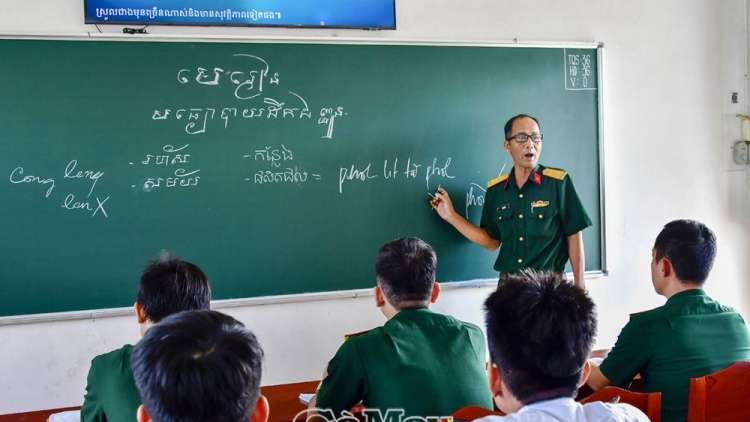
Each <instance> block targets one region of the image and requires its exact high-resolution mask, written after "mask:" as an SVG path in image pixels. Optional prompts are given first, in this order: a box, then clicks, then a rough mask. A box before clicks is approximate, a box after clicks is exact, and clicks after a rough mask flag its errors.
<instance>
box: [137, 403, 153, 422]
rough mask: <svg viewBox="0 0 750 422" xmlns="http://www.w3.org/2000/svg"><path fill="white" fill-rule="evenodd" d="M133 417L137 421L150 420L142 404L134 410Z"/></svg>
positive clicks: (149, 421) (147, 421) (145, 421)
mask: <svg viewBox="0 0 750 422" xmlns="http://www.w3.org/2000/svg"><path fill="white" fill-rule="evenodd" d="M135 418H136V420H138V422H151V416H149V415H148V412H146V408H145V407H143V405H140V406H138V410H136V411H135Z"/></svg>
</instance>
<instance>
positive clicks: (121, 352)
mask: <svg viewBox="0 0 750 422" xmlns="http://www.w3.org/2000/svg"><path fill="white" fill-rule="evenodd" d="M132 355H133V345H132V344H126V345H124V346H122V347H121V348H119V349H115V350H112V351H111V352H107V353H102V354H101V355H98V356H96V357H94V359H92V361H91V366H94V365H97V366H108V365H113V364H120V363H122V362H126V363H127V364H128V365H129V364H130V358H131V356H132Z"/></svg>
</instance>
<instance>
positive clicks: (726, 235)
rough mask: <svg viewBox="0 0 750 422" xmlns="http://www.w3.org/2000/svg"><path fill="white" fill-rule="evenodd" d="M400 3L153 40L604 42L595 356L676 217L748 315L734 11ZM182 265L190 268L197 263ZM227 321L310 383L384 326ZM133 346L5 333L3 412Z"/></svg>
mask: <svg viewBox="0 0 750 422" xmlns="http://www.w3.org/2000/svg"><path fill="white" fill-rule="evenodd" d="M397 3H398V4H397V19H398V30H397V31H382V32H366V31H352V30H348V31H343V30H339V31H332V30H291V29H273V28H264V29H263V28H261V29H239V28H187V27H150V28H149V29H148V30H149V31H150V32H151V33H153V34H190V35H226V36H229V35H242V36H258V35H263V36H294V37H296V36H299V37H303V36H304V37H315V38H332V37H353V38H382V39H417V40H422V41H431V40H479V41H484V42H512V41H513V40H514V39H518V41H520V42H541V41H561V42H563V41H600V42H604V45H605V59H604V82H603V85H602V87H603V89H604V91H603V92H604V103H603V110H604V136H605V139H604V140H605V150H604V157H605V159H604V169H605V174H606V178H605V189H606V219H607V244H606V245H607V256H608V267H609V270H610V275H609V276H608V277H606V278H599V279H591V280H589V281H588V288H589V290H590V292H591V294H592V295H593V297H594V299H595V300H596V302H597V304H598V306H599V318H600V335H599V338H598V343H597V347H610V346H612V344H614V341H615V339H616V336H617V333H618V332H619V330H620V328H621V327H622V326H623V325H624V324H625V322H626V321H627V317H628V314H629V313H631V312H636V311H640V310H645V309H648V308H651V307H654V306H659V305H661V304H662V303H663V302H664V300H663V298H660V297H659V296H657V295H655V294H654V292H653V289H652V287H651V285H650V282H649V280H650V279H649V277H650V276H649V274H650V273H649V262H650V258H651V255H650V254H651V247H652V244H653V239H654V237H655V236H656V234H657V233H658V231H659V230H660V228H661V226H662V225H663V224H664V223H666V222H668V221H670V220H672V219H676V218H695V219H698V220H701V221H703V222H705V223H707V224H708V225H709V226H710V227H711V228H713V229H714V230H715V232H716V234H717V236H718V239H719V255H718V258H717V262H716V265H715V267H714V271H713V273H712V276H711V278H710V280H709V281H708V284H707V286H706V288H707V290H708V291H709V293H710V294H712V295H713V296H714V297H715V298H717V299H719V300H721V301H722V302H724V303H726V304H729V305H732V306H735V307H737V308H739V309H740V310H741V311H742V312H743V314H744V315H746V316H747V315H750V293H749V292H748V289H750V288H749V287H747V283H746V282H745V280H746V279H747V274H748V272H749V271H750V259H748V258H750V244H749V242H748V240H747V238H748V233H749V229H750V216H749V214H750V213H749V212H748V211H747V210H748V209H750V188H749V187H748V186H749V183H750V182H749V181H748V171H747V170H746V169H744V168H739V167H737V166H734V165H733V164H732V163H731V159H730V151H729V146H730V145H731V141H732V140H733V139H736V138H737V137H739V122H738V121H737V120H736V118H735V117H734V114H735V113H737V112H747V111H748V107H747V104H748V103H747V101H746V97H747V89H746V84H745V69H746V66H747V57H748V54H747V38H746V33H745V31H746V17H747V5H746V1H745V0H722V1H715V0H660V1H658V2H655V1H652V0H631V1H627V2H614V1H612V2H603V1H600V0H568V1H560V0H526V1H523V2H519V1H511V0H463V1H461V2H456V1H455V0H397ZM0 10H2V13H0V33H2V34H53V35H79V34H85V33H86V32H88V31H96V29H95V28H94V27H93V26H86V25H83V24H82V23H81V22H82V20H83V1H82V0H57V1H54V2H51V1H45V0H25V1H23V2H19V1H15V0H0ZM101 29H102V31H105V32H117V31H119V30H120V28H119V27H104V26H102V27H101ZM0 60H2V58H1V57H0ZM0 66H1V62H0ZM732 92H739V93H741V95H740V97H739V98H740V102H739V103H738V104H732V103H731V101H730V98H731V93H732ZM0 95H2V94H1V93H0ZM538 100H539V101H544V98H539V99H538ZM498 101H512V99H502V98H499V99H498ZM521 111H522V110H519V112H521ZM0 118H1V117H0ZM548 137H551V136H549V135H548ZM542 162H544V157H542ZM446 229H449V228H448V227H446ZM190 259H192V260H195V261H196V262H197V263H198V264H200V257H190ZM489 291H490V289H488V288H484V289H479V288H466V289H458V290H450V291H446V292H444V294H443V296H442V297H441V299H440V301H439V302H438V306H437V309H438V310H439V311H442V312H449V313H453V314H456V315H458V316H459V317H460V318H464V319H467V320H470V321H473V322H476V323H481V320H482V317H481V311H480V305H481V302H482V300H483V298H484V297H485V296H486V295H487V294H488V293H489ZM34 294H39V293H34ZM226 311H227V312H228V313H230V314H231V315H233V316H235V317H237V318H239V319H240V320H242V321H243V322H245V323H246V324H247V325H248V326H249V327H251V328H252V329H253V330H255V332H256V333H257V334H258V336H259V338H260V340H261V342H262V344H263V347H264V349H265V351H266V354H267V361H266V373H265V375H264V384H276V383H287V382H294V381H302V380H311V379H318V378H319V377H320V375H321V372H322V370H323V367H324V365H325V363H326V362H327V360H328V359H329V358H330V357H331V356H332V354H333V353H334V352H335V350H336V348H337V346H338V344H339V343H340V341H341V339H342V336H343V334H344V333H349V332H356V331H361V330H364V329H367V328H370V327H372V326H375V325H378V324H381V323H382V322H383V318H382V316H381V315H380V314H379V311H378V310H377V309H376V308H375V307H373V306H372V298H371V297H360V298H357V299H338V300H327V301H314V302H304V303H293V304H275V305H263V306H252V307H243V308H231V309H227V310H226ZM138 338H139V333H138V327H137V325H136V323H135V320H134V317H114V318H103V319H97V320H83V321H60V322H52V323H37V324H25V325H14V326H0V344H1V345H2V348H0V373H1V374H2V376H1V377H0V414H2V413H13V412H21V411H29V410H34V409H43V408H55V407H64V406H74V405H80V403H81V400H82V396H83V391H84V387H85V378H86V373H87V371H88V366H89V362H90V359H91V358H92V357H93V356H95V355H96V354H99V353H102V352H105V351H109V350H112V349H114V348H117V347H120V346H121V345H122V344H123V343H125V342H135V341H137V340H138Z"/></svg>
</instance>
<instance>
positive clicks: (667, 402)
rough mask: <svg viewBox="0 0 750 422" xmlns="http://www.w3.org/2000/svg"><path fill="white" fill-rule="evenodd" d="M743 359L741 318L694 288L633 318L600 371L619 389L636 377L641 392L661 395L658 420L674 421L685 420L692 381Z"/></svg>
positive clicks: (748, 342) (748, 355) (749, 354)
mask: <svg viewBox="0 0 750 422" xmlns="http://www.w3.org/2000/svg"><path fill="white" fill-rule="evenodd" d="M741 360H750V334H749V333H748V329H747V326H746V325H745V321H744V320H743V319H742V316H741V315H740V314H738V313H737V312H736V311H735V310H734V309H732V308H729V307H726V306H722V305H721V304H719V303H718V302H715V301H714V300H712V299H711V298H710V297H708V296H707V295H706V293H705V292H704V291H703V290H700V289H696V290H687V291H684V292H681V293H677V294H675V295H673V296H672V297H670V298H669V300H667V303H666V304H664V306H662V307H659V308H656V309H652V310H650V311H647V312H642V313H638V314H633V315H631V316H630V321H629V322H628V324H627V325H626V326H625V328H623V329H622V332H621V333H620V335H619V337H618V338H617V343H616V344H615V347H614V348H613V349H612V351H610V352H609V355H607V358H606V359H604V362H602V365H601V367H600V369H601V371H602V374H604V376H605V377H607V379H609V380H610V382H612V384H613V385H616V386H619V387H623V388H627V387H628V385H630V381H631V380H632V379H633V377H634V376H635V375H636V374H640V375H641V379H642V380H643V389H644V391H646V392H649V393H650V392H661V420H662V421H663V422H673V421H685V420H686V419H687V407H688V392H689V391H690V378H693V377H702V376H704V375H707V374H710V373H712V372H716V371H718V370H720V369H722V368H724V367H726V366H728V365H730V364H732V363H733V362H737V361H741Z"/></svg>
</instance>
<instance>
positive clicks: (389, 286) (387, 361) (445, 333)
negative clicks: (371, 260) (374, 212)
mask: <svg viewBox="0 0 750 422" xmlns="http://www.w3.org/2000/svg"><path fill="white" fill-rule="evenodd" d="M436 266H437V257H436V256H435V251H433V250H432V248H431V247H430V245H428V244H427V243H425V242H424V241H422V240H421V239H417V238H415V237H411V238H403V239H398V240H394V241H392V242H390V243H387V244H385V245H383V246H382V247H381V248H380V251H379V252H378V256H377V260H376V262H375V274H376V276H377V285H376V286H375V289H374V290H375V305H376V306H377V307H379V308H380V310H381V312H382V313H383V315H385V317H386V318H387V319H388V321H387V322H386V323H385V324H384V325H383V326H382V327H378V328H375V329H373V330H371V331H368V332H365V333H362V334H357V335H355V336H352V337H349V339H348V340H346V341H345V342H344V343H343V344H342V345H341V347H340V348H339V350H338V352H336V356H334V357H333V359H332V360H331V361H330V362H329V363H328V367H327V375H324V378H323V381H322V382H321V384H320V387H319V389H318V392H317V394H316V396H315V397H314V398H313V400H311V402H310V410H309V411H308V420H309V419H311V418H312V416H313V415H315V414H316V412H317V411H318V410H320V414H321V415H323V410H326V411H327V412H328V414H329V415H330V413H331V412H332V413H333V415H334V416H335V417H338V416H339V415H340V414H341V412H342V411H348V410H349V409H350V408H351V407H352V406H354V405H356V404H357V403H359V402H360V401H362V402H363V405H364V406H365V407H366V408H368V409H380V410H381V411H382V412H383V414H384V415H385V414H386V411H387V410H388V409H394V410H396V409H403V411H404V417H406V416H422V417H427V416H450V415H451V413H453V412H454V411H456V410H458V409H460V408H462V407H464V406H468V405H476V406H482V407H485V408H488V409H491V408H492V399H491V395H490V391H489V387H488V384H487V372H486V360H485V354H486V352H485V341H484V335H483V334H482V331H481V330H480V329H479V327H477V326H476V325H473V324H468V323H465V322H462V321H459V320H457V319H455V318H453V317H450V316H447V315H442V314H438V313H434V312H432V311H430V309H429V307H430V303H431V302H435V300H436V299H437V297H438V294H439V293H440V286H439V285H438V284H437V283H436V282H435V270H436Z"/></svg>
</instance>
